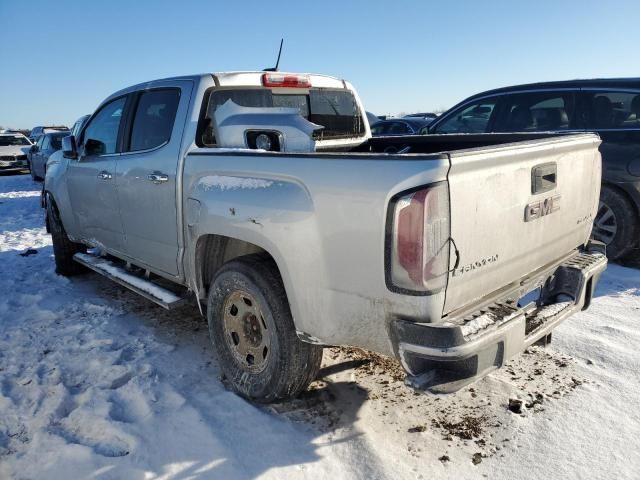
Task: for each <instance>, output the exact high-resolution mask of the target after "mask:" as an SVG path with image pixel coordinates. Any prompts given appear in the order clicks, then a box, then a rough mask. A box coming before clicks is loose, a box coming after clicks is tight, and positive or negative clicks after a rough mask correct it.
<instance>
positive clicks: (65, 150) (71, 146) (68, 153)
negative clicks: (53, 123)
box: [62, 135, 78, 160]
mask: <svg viewBox="0 0 640 480" xmlns="http://www.w3.org/2000/svg"><path fill="white" fill-rule="evenodd" d="M62 156H63V157H64V158H69V159H71V160H77V159H78V148H77V147H76V137H74V136H73V135H69V136H68V137H63V138H62Z"/></svg>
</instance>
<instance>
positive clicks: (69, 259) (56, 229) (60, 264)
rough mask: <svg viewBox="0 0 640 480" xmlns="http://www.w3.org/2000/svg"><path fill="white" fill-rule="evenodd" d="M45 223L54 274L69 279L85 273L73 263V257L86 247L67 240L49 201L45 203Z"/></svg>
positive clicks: (65, 233) (58, 217) (57, 215)
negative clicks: (51, 248) (47, 227)
mask: <svg viewBox="0 0 640 480" xmlns="http://www.w3.org/2000/svg"><path fill="white" fill-rule="evenodd" d="M47 223H48V225H49V230H50V231H51V240H52V243H53V256H54V258H55V262H56V273H57V274H58V275H63V276H65V277H71V276H73V275H78V274H80V273H83V272H85V271H86V270H85V268H84V267H83V266H82V265H80V264H79V263H77V262H75V261H74V260H73V256H74V255H75V254H76V253H78V252H86V251H87V247H86V246H85V245H83V244H81V243H75V242H72V241H71V240H69V237H68V236H67V232H65V230H64V227H63V226H62V221H61V220H60V216H59V214H58V209H57V208H56V206H55V205H54V204H53V201H52V200H51V199H49V200H48V201H47Z"/></svg>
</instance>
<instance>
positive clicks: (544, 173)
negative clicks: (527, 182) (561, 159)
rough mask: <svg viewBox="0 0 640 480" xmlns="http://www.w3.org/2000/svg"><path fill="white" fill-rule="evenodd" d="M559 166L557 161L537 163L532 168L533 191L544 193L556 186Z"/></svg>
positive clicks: (533, 192)
mask: <svg viewBox="0 0 640 480" xmlns="http://www.w3.org/2000/svg"><path fill="white" fill-rule="evenodd" d="M557 173H558V166H557V165H556V163H555V162H551V163H543V164H541V165H536V166H535V167H533V168H532V169H531V193H532V194H534V195H535V194H536V193H544V192H548V191H549V190H553V189H554V188H556V181H557Z"/></svg>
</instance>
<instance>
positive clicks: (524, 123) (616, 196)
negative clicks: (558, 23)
mask: <svg viewBox="0 0 640 480" xmlns="http://www.w3.org/2000/svg"><path fill="white" fill-rule="evenodd" d="M534 131H553V132H569V131H572V132H583V131H593V132H596V133H598V135H600V138H601V139H602V145H601V146H600V151H601V153H602V164H603V173H602V189H601V196H600V208H599V210H598V213H597V215H596V216H595V218H594V228H593V236H594V237H595V238H596V239H598V240H600V241H602V242H604V243H605V244H606V245H607V255H608V256H609V258H611V259H613V260H615V259H619V258H621V257H623V256H624V255H626V254H628V253H629V252H630V251H631V250H633V249H637V248H639V247H640V78H620V79H594V80H570V81H560V82H547V83H535V84H528V85H519V86H513V87H507V88H500V89H496V90H490V91H487V92H483V93H479V94H477V95H474V96H472V97H469V98H467V99H466V100H464V101H462V102H460V103H459V104H458V105H456V106H455V107H453V108H451V109H450V110H449V111H447V112H446V113H444V114H442V115H441V116H440V117H439V118H438V119H437V120H435V121H434V122H433V123H432V124H431V125H429V126H428V127H427V128H425V129H424V130H423V133H436V134H450V133H488V132H534Z"/></svg>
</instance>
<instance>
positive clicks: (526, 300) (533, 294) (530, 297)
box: [518, 286, 542, 308]
mask: <svg viewBox="0 0 640 480" xmlns="http://www.w3.org/2000/svg"><path fill="white" fill-rule="evenodd" d="M541 292H542V287H540V286H538V287H535V288H534V289H533V290H531V291H529V292H527V293H525V294H524V295H523V296H522V297H520V299H519V300H518V307H520V308H523V307H526V306H527V305H529V304H530V303H532V302H533V303H534V304H536V305H537V304H538V302H539V301H540V294H541Z"/></svg>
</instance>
